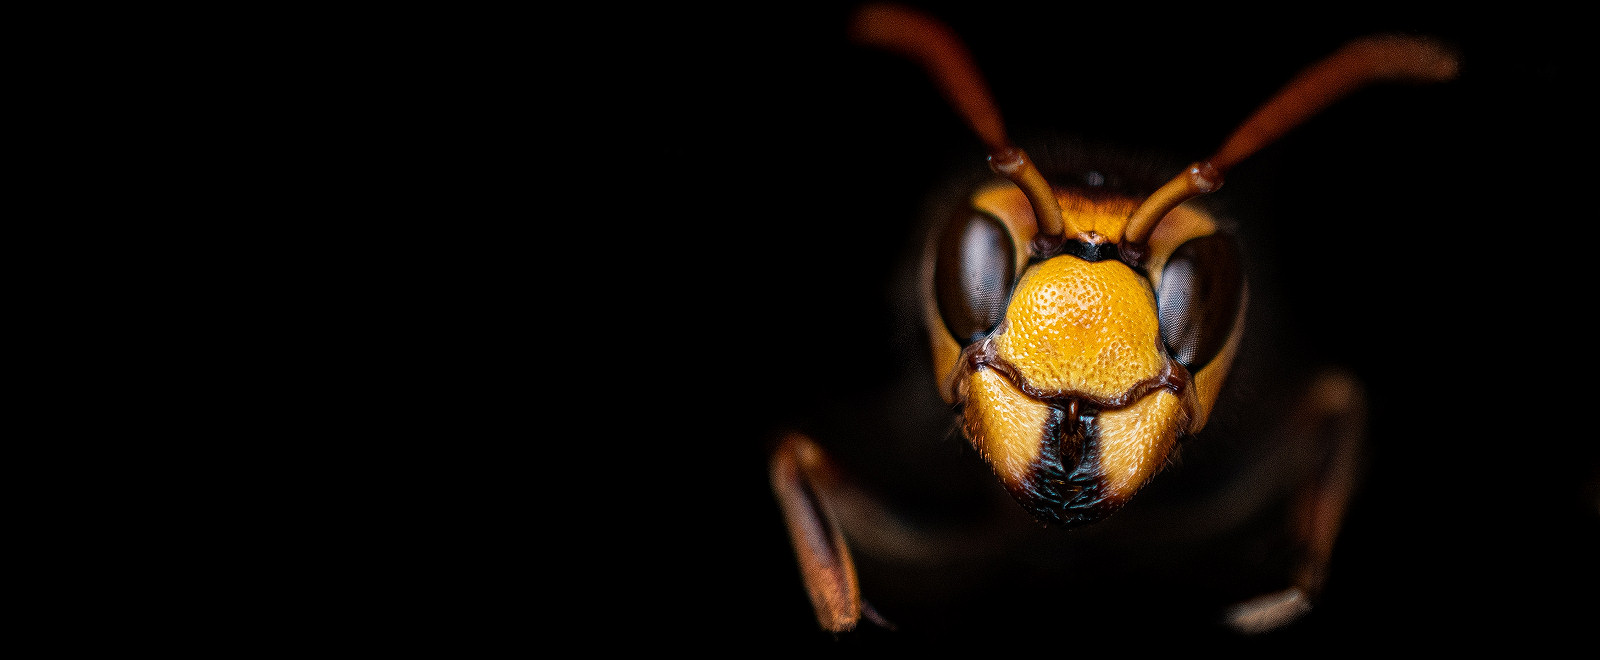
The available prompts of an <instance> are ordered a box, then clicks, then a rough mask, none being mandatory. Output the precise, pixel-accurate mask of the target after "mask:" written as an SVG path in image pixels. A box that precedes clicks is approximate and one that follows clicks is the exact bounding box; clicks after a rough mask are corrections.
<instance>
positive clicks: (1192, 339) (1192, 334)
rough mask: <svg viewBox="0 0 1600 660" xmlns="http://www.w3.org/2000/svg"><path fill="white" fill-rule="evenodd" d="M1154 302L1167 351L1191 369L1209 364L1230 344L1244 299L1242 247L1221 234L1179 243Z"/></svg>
mask: <svg viewBox="0 0 1600 660" xmlns="http://www.w3.org/2000/svg"><path fill="white" fill-rule="evenodd" d="M1156 302H1157V316H1158V318H1159V319H1160V322H1161V341H1162V343H1164V344H1166V346H1167V352H1168V353H1169V354H1171V355H1172V358H1173V359H1174V360H1177V361H1178V363H1179V364H1182V365H1183V366H1184V368H1186V369H1188V370H1189V371H1190V373H1193V372H1195V371H1198V370H1199V369H1200V368H1201V367H1204V366H1206V364H1207V363H1209V362H1210V361H1211V359H1212V358H1215V357H1216V356H1217V353H1219V352H1221V351H1222V347H1223V345H1225V344H1226V343H1227V342H1228V335H1229V334H1230V333H1231V332H1232V330H1233V322H1234V319H1235V318H1237V315H1238V313H1239V305H1241V304H1243V302H1244V272H1243V270H1242V269H1241V265H1240V263H1239V250H1238V247H1237V246H1235V245H1234V243H1233V241H1232V240H1229V239H1228V238H1227V237H1225V236H1222V235H1218V234H1212V235H1210V236H1202V237H1200V238H1196V239H1194V240H1191V241H1189V242H1187V243H1184V244H1183V245H1181V246H1179V247H1178V249H1177V250H1176V251H1174V252H1173V253H1172V257H1171V258H1169V259H1168V260H1167V265H1166V267H1165V268H1164V269H1163V270H1162V274H1161V289H1160V290H1159V291H1156Z"/></svg>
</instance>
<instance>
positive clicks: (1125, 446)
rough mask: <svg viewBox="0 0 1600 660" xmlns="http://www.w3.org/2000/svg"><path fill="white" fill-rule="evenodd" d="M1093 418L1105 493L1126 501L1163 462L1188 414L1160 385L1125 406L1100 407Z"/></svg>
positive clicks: (1181, 401) (1185, 424)
mask: <svg viewBox="0 0 1600 660" xmlns="http://www.w3.org/2000/svg"><path fill="white" fill-rule="evenodd" d="M1096 422H1097V424H1098V425H1099V428H1100V469H1101V472H1102V473H1103V474H1104V479H1105V488H1106V493H1107V495H1109V496H1112V497H1117V498H1121V499H1123V500H1124V501H1126V499H1127V498H1129V497H1133V494H1134V493H1135V492H1137V491H1138V490H1139V488H1140V487H1142V486H1143V485H1144V483H1145V482H1146V481H1149V480H1150V478H1151V477H1153V476H1155V475H1156V473H1157V472H1160V471H1161V468H1162V467H1164V466H1165V464H1166V458H1167V455H1168V454H1169V453H1170V452H1171V451H1172V445H1173V444H1175V443H1176V442H1177V439H1178V436H1179V435H1181V434H1182V432H1183V429H1185V428H1186V427H1187V426H1188V425H1189V416H1188V415H1187V414H1185V412H1184V406H1183V400H1182V399H1181V398H1179V397H1178V396H1177V395H1175V394H1173V393H1172V392H1171V391H1169V390H1165V389H1160V390H1156V391H1154V392H1151V393H1150V394H1149V395H1146V396H1145V397H1143V398H1141V399H1139V400H1138V401H1135V402H1134V403H1133V405H1130V406H1128V407H1126V408H1118V409H1115V410H1105V411H1102V412H1101V413H1100V416H1099V417H1098V418H1097V420H1096Z"/></svg>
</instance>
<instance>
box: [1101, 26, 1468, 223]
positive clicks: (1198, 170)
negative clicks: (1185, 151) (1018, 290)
mask: <svg viewBox="0 0 1600 660" xmlns="http://www.w3.org/2000/svg"><path fill="white" fill-rule="evenodd" d="M1459 68H1460V67H1459V63H1458V60H1457V58H1456V54H1455V52H1454V51H1452V50H1450V49H1448V48H1446V47H1445V46H1444V45H1443V44H1441V43H1439V42H1437V41H1434V40H1431V39H1425V38H1419V37H1404V36H1394V35H1380V36H1373V37H1367V38H1364V39H1357V40H1355V41H1352V42H1350V43H1347V44H1345V45H1344V46H1343V47H1341V48H1340V49H1339V50H1338V51H1335V52H1334V53H1333V54H1332V55H1329V56H1328V57H1326V58H1323V59H1322V61H1320V62H1317V63H1316V64H1313V65H1311V66H1310V67H1308V68H1306V69H1305V70H1304V71H1301V72H1300V74H1299V75H1297V76H1295V77H1294V79H1293V80H1290V81H1289V84H1287V85H1285V86H1284V87H1283V89H1282V90H1280V91H1279V92H1278V94H1277V95H1276V96H1274V97H1272V99H1271V100H1269V101H1267V102H1266V104H1264V105H1262V106H1261V107H1260V108H1259V109H1257V110H1256V112H1255V114H1254V115H1251V116H1250V118H1249V119H1248V120H1246V121H1245V122H1244V123H1243V124H1240V125H1239V128H1237V129H1234V131H1233V134H1232V135H1231V136H1229V137H1228V139H1227V141H1226V142H1224V143H1223V144H1222V147H1221V148H1220V149H1218V150H1217V152H1216V154H1214V155H1212V156H1211V158H1209V159H1207V160H1204V161H1201V162H1198V163H1194V164H1192V165H1190V166H1189V167H1188V168H1186V169H1185V170H1184V171H1183V172H1182V173H1180V174H1179V175H1178V176H1176V177H1173V178H1172V180H1171V181H1168V182H1167V183H1166V184H1165V185H1162V186H1161V188H1159V189H1157V190H1156V192H1155V193H1154V194H1152V195H1150V197H1149V198H1147V199H1145V201H1144V203H1142V204H1140V205H1139V208H1138V209H1137V210H1135V211H1134V212H1133V215H1132V216H1130V217H1129V218H1128V224H1127V228H1126V229H1124V230H1123V232H1122V243H1123V245H1125V246H1127V245H1135V246H1138V245H1143V244H1144V242H1145V241H1147V240H1149V238H1150V234H1151V232H1153V231H1155V227H1156V224H1157V223H1159V222H1161V219H1162V218H1164V217H1166V215H1167V212H1169V211H1171V210H1172V209H1174V208H1177V207H1178V205H1179V204H1182V203H1184V202H1185V201H1188V200H1189V199H1190V198H1193V197H1195V196H1196V195H1201V194H1204V193H1208V192H1211V191H1213V190H1216V189H1217V188H1220V187H1222V178H1223V175H1224V174H1225V173H1227V171H1228V170H1229V169H1231V168H1232V167H1233V166H1234V165H1237V164H1238V163H1239V162H1240V161H1242V160H1244V159H1246V158H1248V157H1250V155H1251V154H1254V153H1255V152H1257V151H1259V150H1260V149H1261V148H1262V147H1265V146H1267V145H1268V144H1271V143H1272V142H1274V141H1276V140H1277V139H1278V138H1281V137H1283V135H1284V134H1285V133H1288V132H1289V131H1290V130H1291V129H1293V128H1294V127H1296V126H1299V125H1300V124H1302V123H1305V121H1306V120H1307V119H1310V118H1311V117H1312V116H1314V115H1316V114H1317V113H1319V112H1321V111H1322V110H1323V109H1324V108H1327V107H1328V106H1329V105H1331V104H1333V102H1335V101H1338V100H1339V99H1341V98H1344V97H1345V96H1347V95H1349V94H1350V93H1351V92H1354V91H1356V90H1358V89H1360V88H1362V87H1365V86H1367V85H1370V84H1372V83H1376V82H1386V81H1397V82H1441V81H1445V80H1450V79H1452V78H1454V77H1455V76H1456V72H1457V70H1458V69H1459ZM1134 250H1135V252H1140V251H1142V250H1139V249H1138V248H1135V249H1134Z"/></svg>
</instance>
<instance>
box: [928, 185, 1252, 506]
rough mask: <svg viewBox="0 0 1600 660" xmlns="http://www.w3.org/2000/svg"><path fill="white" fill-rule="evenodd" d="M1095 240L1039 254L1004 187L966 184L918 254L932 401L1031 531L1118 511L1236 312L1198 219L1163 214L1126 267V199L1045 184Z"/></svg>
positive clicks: (1219, 246) (1181, 428)
mask: <svg viewBox="0 0 1600 660" xmlns="http://www.w3.org/2000/svg"><path fill="white" fill-rule="evenodd" d="M1053 192H1054V194H1055V197H1056V200H1057V202H1058V204H1059V205H1060V207H1061V208H1062V209H1063V213H1066V214H1069V218H1070V220H1071V222H1072V224H1073V225H1075V226H1078V227H1082V228H1086V229H1087V233H1089V234H1092V235H1093V236H1094V237H1096V238H1101V239H1103V240H1101V241H1100V242H1087V241H1081V240H1070V241H1066V242H1065V243H1063V244H1062V245H1061V248H1060V251H1061V253H1060V254H1057V255H1055V256H1050V257H1047V258H1040V257H1039V256H1038V255H1037V253H1036V252H1032V251H1030V249H1029V246H1030V244H1031V243H1032V242H1033V240H1034V238H1035V237H1036V236H1035V235H1036V232H1035V231H1034V228H1035V227H1037V223H1036V222H1035V221H1034V217H1033V211H1032V208H1031V206H1030V204H1029V202H1028V200H1027V199H1026V197H1025V196H1024V195H1023V194H1021V193H1020V192H1019V191H1018V190H1017V188H1016V187H1015V186H1012V185H1011V184H1009V183H1006V182H1003V181H1001V182H996V183H993V184H991V185H988V186H985V187H982V188H980V189H979V190H978V191H977V193H976V194H974V195H973V196H972V198H971V200H970V203H969V205H968V206H967V207H965V208H963V209H961V211H960V212H958V213H957V214H956V215H955V217H953V218H952V219H951V221H950V223H949V225H948V226H947V227H946V228H945V230H944V231H943V232H942V233H941V234H940V235H939V236H938V238H937V239H936V242H935V243H934V244H933V245H931V246H930V249H929V250H928V253H929V257H928V259H927V260H926V261H925V266H924V274H925V279H926V284H927V286H928V287H929V288H930V290H931V291H933V292H934V295H932V296H930V297H929V298H928V300H929V301H930V302H931V307H934V308H930V309H929V310H927V311H928V314H927V315H926V318H928V319H930V320H931V321H932V322H930V323H929V325H928V331H929V338H930V340H931V343H932V346H933V347H934V349H933V350H934V362H935V364H936V368H937V369H938V370H939V373H940V374H941V382H942V383H943V386H942V394H943V395H944V397H945V399H946V400H947V401H949V402H952V403H956V404H958V405H959V406H960V407H961V409H962V410H963V421H962V427H963V430H964V431H965V432H966V435H967V437H968V438H969V439H970V440H971V442H972V444H973V446H974V447H975V448H976V449H977V450H978V451H979V452H980V453H981V454H982V455H983V457H984V458H985V459H986V460H988V461H989V463H990V465H991V466H992V467H993V468H994V471H995V474H996V476H997V477H998V478H999V479H1000V481H1001V483H1002V484H1004V485H1005V487H1006V489H1007V490H1008V491H1010V492H1011V493H1012V495H1013V496H1014V497H1016V499H1017V500H1018V501H1019V502H1021V503H1022V504H1023V505H1024V506H1025V507H1026V508H1027V509H1028V510H1029V511H1031V512H1032V513H1033V514H1034V515H1035V516H1037V517H1039V518H1040V519H1042V520H1047V521H1051V522H1054V523H1058V524H1062V525H1066V526H1074V525H1079V524H1084V523H1090V522H1094V521H1096V520H1099V519H1101V518H1103V517H1105V516H1106V515H1109V514H1110V513H1111V512H1114V511H1116V510H1117V509H1118V508H1120V506H1121V505H1122V504H1123V503H1125V502H1127V501H1128V499H1129V498H1130V497H1132V495H1133V494H1134V493H1135V492H1137V491H1138V490H1139V489H1140V487H1142V486H1143V485H1144V483H1146V482H1147V481H1148V480H1149V479H1150V478H1151V477H1152V476H1154V474H1155V473H1157V472H1158V471H1159V470H1160V468H1161V467H1162V466H1163V465H1164V464H1165V463H1166V461H1167V459H1168V456H1169V454H1170V453H1171V452H1172V450H1173V449H1174V447H1175V446H1176V445H1177V442H1178V439H1179V438H1180V437H1182V436H1183V435H1185V434H1190V433H1193V432H1195V431H1198V430H1199V429H1200V428H1201V427H1203V426H1204V425H1205V421H1206V418H1207V416H1208V415H1209V413H1210V410H1211V407H1212V405H1213V403H1214V402H1215V400H1216V396H1217V393H1218V391H1219V390H1220V386H1221V381H1222V380H1223V378H1224V376H1225V375H1226V373H1227V367H1228V364H1230V362H1231V357H1232V352H1233V350H1234V348H1235V347H1236V346H1237V343H1238V338H1239V334H1240V333H1239V328H1240V327H1241V325H1242V324H1241V322H1242V318H1243V313H1244V294H1245V290H1244V288H1245V287H1244V281H1243V278H1242V276H1241V275H1240V273H1241V271H1240V269H1239V265H1238V256H1237V253H1236V251H1235V249H1234V247H1233V243H1232V241H1231V240H1230V239H1229V238H1228V237H1227V236H1226V235H1223V234H1220V233H1218V225H1217V223H1216V221H1215V220H1213V219H1212V218H1211V217H1210V216H1209V215H1207V214H1206V213H1205V212H1203V211H1200V210H1198V209H1190V208H1187V207H1185V208H1181V209H1177V210H1174V211H1172V212H1171V213H1170V214H1169V215H1168V217H1167V219H1166V220H1164V221H1163V222H1162V223H1161V224H1160V225H1159V228H1158V231H1157V232H1155V233H1154V234H1152V236H1151V237H1150V242H1149V247H1148V256H1147V258H1146V259H1145V260H1144V261H1143V262H1139V263H1129V262H1128V261H1126V260H1124V258H1123V257H1122V253H1121V251H1119V250H1118V249H1117V240H1118V239H1120V238H1122V237H1123V234H1124V229H1125V225H1126V220H1127V218H1128V217H1129V216H1130V214H1132V213H1133V211H1134V210H1135V209H1136V208H1137V207H1138V205H1139V203H1140V199H1138V198H1136V197H1130V196H1125V195H1120V194H1114V193H1106V192H1104V191H1100V190H1095V189H1092V188H1054V189H1053Z"/></svg>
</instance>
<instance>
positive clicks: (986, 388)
mask: <svg viewBox="0 0 1600 660" xmlns="http://www.w3.org/2000/svg"><path fill="white" fill-rule="evenodd" d="M966 387H967V400H968V401H970V402H973V403H974V405H969V406H968V407H967V409H966V416H965V420H966V421H965V424H966V428H965V430H966V432H967V438H969V439H970V440H971V441H972V444H973V446H974V447H977V449H978V451H980V452H982V453H983V456H984V458H985V459H987V460H988V461H989V464H990V466H991V467H993V468H994V472H995V474H996V475H997V476H999V477H1000V478H1001V479H1003V480H1005V481H1007V482H1008V483H1009V484H1013V485H1014V484H1020V483H1022V482H1023V481H1025V480H1026V479H1027V478H1028V477H1029V469H1028V466H1029V465H1031V464H1032V463H1033V462H1034V460H1035V459H1037V458H1038V457H1039V441H1040V440H1041V439H1042V437H1043V433H1044V426H1045V424H1046V423H1048V422H1049V419H1050V408H1049V407H1048V406H1046V405H1044V404H1042V403H1040V402H1038V401H1035V400H1033V399H1031V398H1029V397H1028V396H1027V395H1025V394H1023V393H1022V392H1020V391H1018V390H1017V388H1016V387H1015V386H1014V385H1012V384H1011V381H1008V380H1006V379H1005V377H1003V376H1001V375H1000V374H999V373H997V372H995V371H994V370H993V369H987V368H979V369H978V370H977V371H975V372H973V374H972V377H971V378H969V379H968V380H967V381H966Z"/></svg>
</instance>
